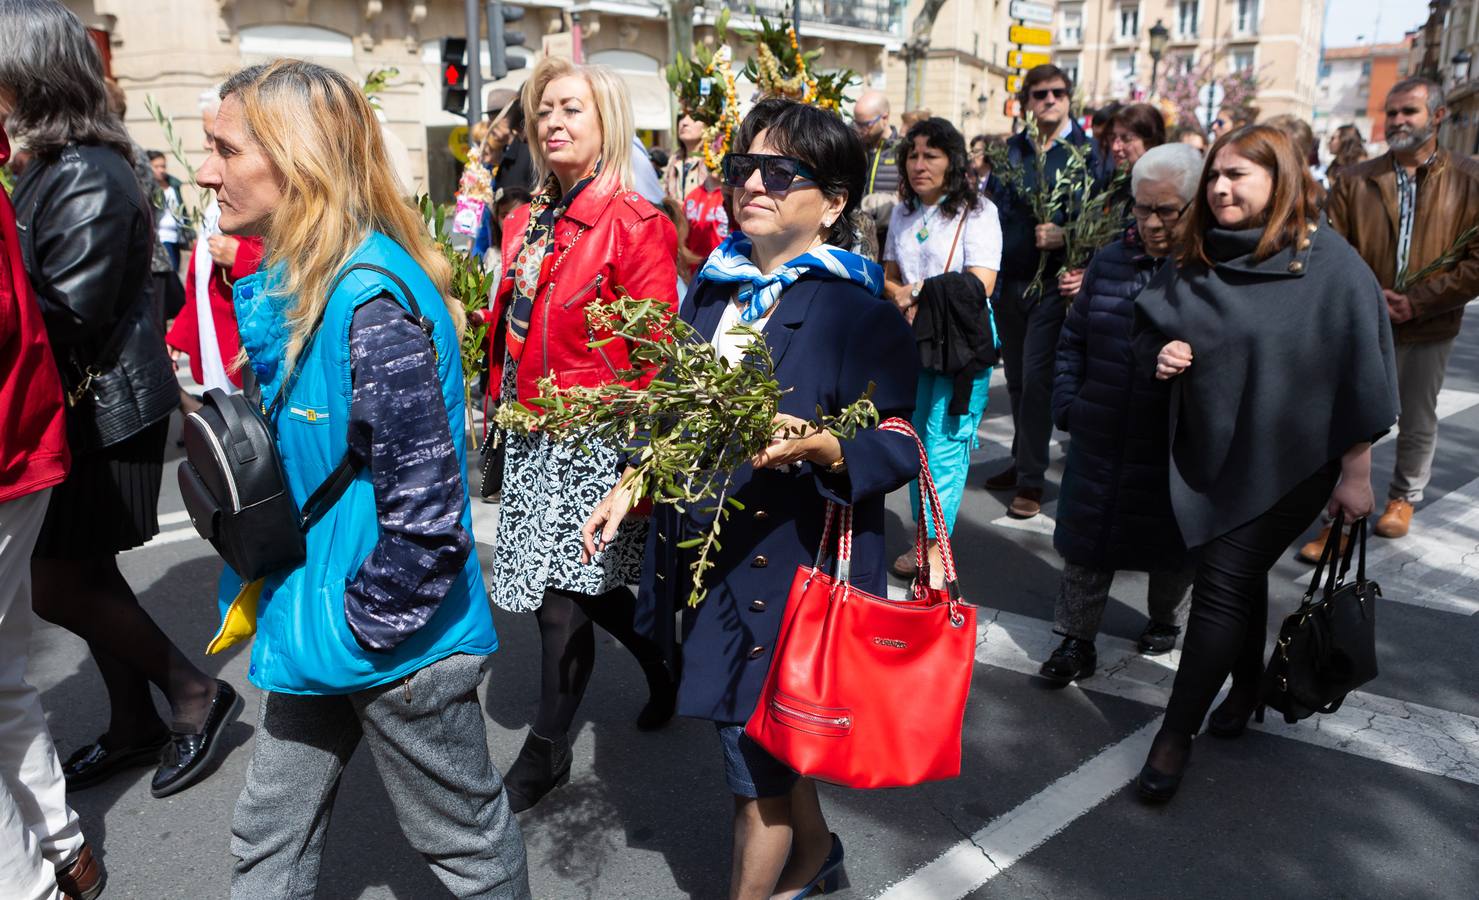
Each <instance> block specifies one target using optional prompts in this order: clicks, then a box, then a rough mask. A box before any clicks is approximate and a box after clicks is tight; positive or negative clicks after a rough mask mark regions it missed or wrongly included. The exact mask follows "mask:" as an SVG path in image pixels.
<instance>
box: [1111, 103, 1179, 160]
mask: <svg viewBox="0 0 1479 900" xmlns="http://www.w3.org/2000/svg"><path fill="white" fill-rule="evenodd" d="M1115 126H1119V127H1120V128H1123V129H1125V130H1126V131H1129V132H1130V133H1132V134H1134V135H1136V136H1137V137H1139V138H1140V140H1142V141H1144V142H1145V149H1147V150H1149V149H1150V148H1151V147H1159V146H1160V145H1162V144H1164V143H1165V142H1166V117H1165V116H1163V115H1161V111H1160V110H1159V109H1156V108H1155V107H1154V106H1151V105H1150V104H1149V103H1131V104H1130V105H1129V106H1121V107H1120V108H1119V109H1117V110H1115V111H1114V115H1112V116H1110V117H1109V127H1110V128H1114V127H1115Z"/></svg>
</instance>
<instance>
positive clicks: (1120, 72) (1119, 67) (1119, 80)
mask: <svg viewBox="0 0 1479 900" xmlns="http://www.w3.org/2000/svg"><path fill="white" fill-rule="evenodd" d="M1134 80H1135V54H1133V53H1116V54H1115V55H1114V81H1115V84H1116V85H1118V86H1119V87H1120V89H1123V88H1124V86H1125V85H1128V84H1129V83H1130V82H1132V81H1134Z"/></svg>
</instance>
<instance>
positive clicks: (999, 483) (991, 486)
mask: <svg viewBox="0 0 1479 900" xmlns="http://www.w3.org/2000/svg"><path fill="white" fill-rule="evenodd" d="M1016 486H1017V467H1016V466H1011V467H1010V468H1008V469H1007V470H1006V471H1003V472H997V473H996V474H995V475H992V476H991V477H990V478H988V479H986V490H988V491H1010V490H1011V489H1012V488H1015V487H1016Z"/></svg>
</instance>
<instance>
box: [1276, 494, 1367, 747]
mask: <svg viewBox="0 0 1479 900" xmlns="http://www.w3.org/2000/svg"><path fill="white" fill-rule="evenodd" d="M1343 525H1344V517H1343V516H1336V518H1335V522H1334V523H1333V524H1332V525H1331V527H1330V534H1331V535H1332V539H1331V540H1329V541H1326V542H1325V550H1324V552H1323V553H1322V554H1321V555H1320V563H1319V565H1318V566H1316V567H1315V574H1314V577H1313V578H1312V579H1310V587H1309V590H1307V591H1305V594H1304V601H1303V602H1302V603H1300V605H1299V609H1297V610H1295V611H1294V613H1293V614H1291V615H1290V616H1289V617H1288V618H1286V619H1285V620H1284V624H1283V627H1281V628H1280V629H1279V641H1278V643H1277V644H1276V645H1275V646H1274V652H1273V655H1272V656H1270V657H1269V661H1268V668H1267V670H1266V671H1265V672H1264V675H1263V702H1264V704H1266V705H1268V706H1271V707H1273V708H1274V709H1276V710H1278V711H1279V712H1281V713H1283V714H1284V721H1285V722H1289V723H1291V724H1293V723H1294V722H1298V721H1299V720H1301V719H1306V718H1309V717H1310V716H1312V715H1314V714H1315V713H1327V714H1328V713H1333V712H1335V711H1336V710H1337V709H1340V705H1341V703H1343V702H1344V701H1345V697H1346V695H1347V694H1349V693H1350V692H1351V691H1354V690H1355V689H1357V688H1359V687H1360V686H1361V685H1363V684H1365V683H1366V682H1368V681H1370V680H1371V679H1373V678H1375V677H1376V672H1377V665H1376V601H1377V598H1379V597H1381V587H1380V586H1379V585H1377V583H1376V582H1374V581H1368V580H1367V578H1366V519H1364V518H1362V519H1358V520H1357V521H1356V523H1355V524H1354V525H1352V526H1351V539H1350V542H1349V543H1348V544H1347V546H1346V549H1345V552H1344V554H1341V553H1340V552H1339V550H1338V547H1339V545H1340V541H1339V540H1337V539H1334V538H1333V536H1335V535H1339V534H1340V533H1341V528H1342V526H1343ZM1353 554H1354V555H1357V557H1358V562H1357V565H1356V578H1355V580H1354V581H1347V580H1346V578H1347V576H1348V575H1349V574H1350V568H1351V557H1352V555H1353ZM1337 564H1338V565H1337ZM1322 580H1323V581H1324V585H1323V587H1322V586H1321V581H1322Z"/></svg>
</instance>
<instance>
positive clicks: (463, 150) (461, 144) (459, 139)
mask: <svg viewBox="0 0 1479 900" xmlns="http://www.w3.org/2000/svg"><path fill="white" fill-rule="evenodd" d="M447 149H448V150H451V151H452V156H454V157H456V159H457V161H458V162H460V163H466V162H467V151H468V146H467V126H466V125H458V126H457V127H456V128H453V129H452V131H451V133H449V134H448V135H447Z"/></svg>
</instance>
